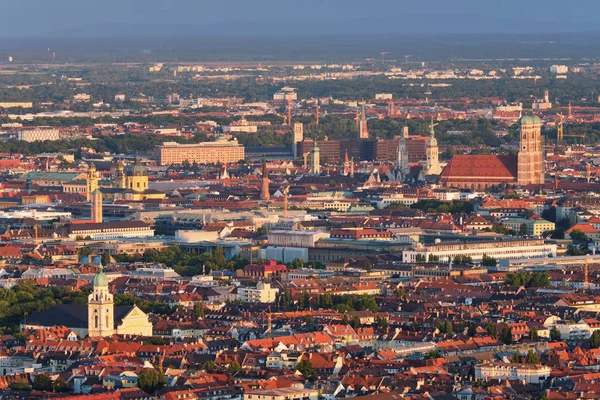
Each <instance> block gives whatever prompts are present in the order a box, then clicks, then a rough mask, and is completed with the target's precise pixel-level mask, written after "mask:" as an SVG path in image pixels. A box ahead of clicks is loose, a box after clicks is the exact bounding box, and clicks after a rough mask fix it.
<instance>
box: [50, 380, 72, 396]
mask: <svg viewBox="0 0 600 400" xmlns="http://www.w3.org/2000/svg"><path fill="white" fill-rule="evenodd" d="M54 391H55V392H56V393H65V392H70V391H71V386H69V384H68V383H67V381H65V380H64V379H62V378H58V379H57V380H55V381H54Z"/></svg>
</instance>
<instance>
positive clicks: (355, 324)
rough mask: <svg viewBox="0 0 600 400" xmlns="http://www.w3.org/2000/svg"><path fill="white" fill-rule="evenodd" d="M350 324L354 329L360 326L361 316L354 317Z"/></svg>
mask: <svg viewBox="0 0 600 400" xmlns="http://www.w3.org/2000/svg"><path fill="white" fill-rule="evenodd" d="M350 326H351V327H352V328H354V329H358V328H360V318H359V317H358V316H356V317H353V318H352V322H350Z"/></svg>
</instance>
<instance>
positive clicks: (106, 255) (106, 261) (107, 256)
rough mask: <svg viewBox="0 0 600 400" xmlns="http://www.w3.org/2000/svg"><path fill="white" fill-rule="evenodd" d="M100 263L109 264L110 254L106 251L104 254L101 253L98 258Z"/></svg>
mask: <svg viewBox="0 0 600 400" xmlns="http://www.w3.org/2000/svg"><path fill="white" fill-rule="evenodd" d="M100 261H101V262H102V265H108V264H110V253H109V252H108V251H105V252H104V253H102V257H101V258H100Z"/></svg>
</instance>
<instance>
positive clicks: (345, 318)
mask: <svg viewBox="0 0 600 400" xmlns="http://www.w3.org/2000/svg"><path fill="white" fill-rule="evenodd" d="M342 325H344V326H345V325H350V319H349V318H348V314H344V315H343V316H342Z"/></svg>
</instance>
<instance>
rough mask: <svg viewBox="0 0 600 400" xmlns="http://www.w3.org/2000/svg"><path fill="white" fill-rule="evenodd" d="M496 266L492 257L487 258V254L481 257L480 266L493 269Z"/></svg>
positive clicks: (495, 261)
mask: <svg viewBox="0 0 600 400" xmlns="http://www.w3.org/2000/svg"><path fill="white" fill-rule="evenodd" d="M496 264H497V260H496V259H495V258H494V257H489V256H488V255H487V254H484V255H483V259H482V260H481V265H483V266H484V267H495V266H496Z"/></svg>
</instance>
